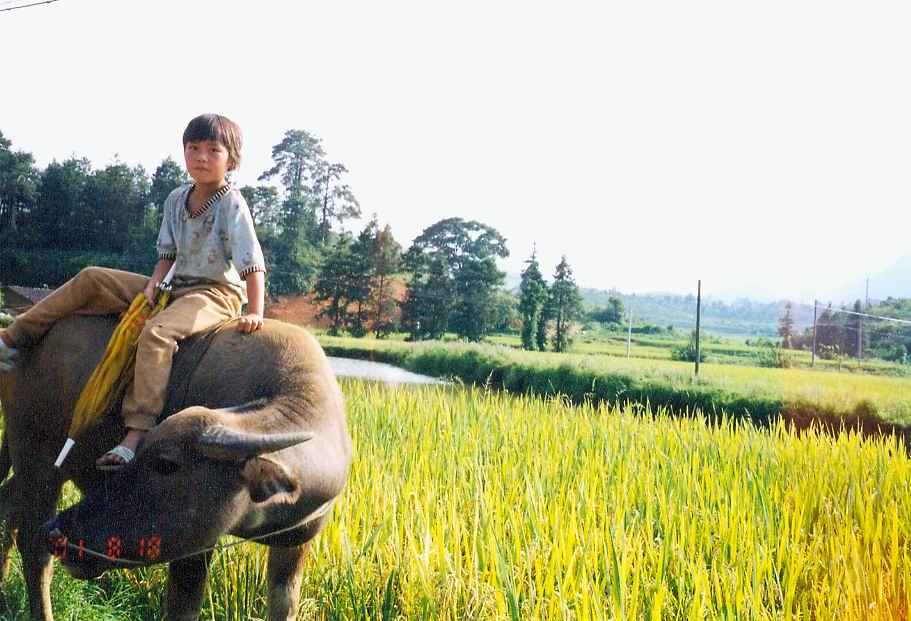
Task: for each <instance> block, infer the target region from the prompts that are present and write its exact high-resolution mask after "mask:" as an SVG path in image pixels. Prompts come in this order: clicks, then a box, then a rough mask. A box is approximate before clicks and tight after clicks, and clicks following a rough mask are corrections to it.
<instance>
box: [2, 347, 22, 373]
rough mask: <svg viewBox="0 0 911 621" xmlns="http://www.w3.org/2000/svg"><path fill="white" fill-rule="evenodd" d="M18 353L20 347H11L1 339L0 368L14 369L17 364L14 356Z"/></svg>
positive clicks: (5, 369)
mask: <svg viewBox="0 0 911 621" xmlns="http://www.w3.org/2000/svg"><path fill="white" fill-rule="evenodd" d="M18 353H19V350H18V349H16V348H15V347H10V346H9V345H7V344H6V343H4V342H3V340H2V339H0V368H2V369H3V370H4V371H12V370H13V367H14V366H15V361H14V358H15V357H16V354H18Z"/></svg>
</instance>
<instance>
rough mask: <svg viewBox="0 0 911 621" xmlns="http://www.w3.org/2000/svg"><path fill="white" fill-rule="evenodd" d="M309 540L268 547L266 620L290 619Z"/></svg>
mask: <svg viewBox="0 0 911 621" xmlns="http://www.w3.org/2000/svg"><path fill="white" fill-rule="evenodd" d="M309 551H310V544H309V543H305V544H303V545H300V546H295V547H293V548H280V547H278V546H270V547H269V567H268V570H267V576H268V584H269V595H268V597H269V617H268V618H269V621H294V620H295V619H297V608H298V606H299V605H300V597H301V580H302V579H303V577H304V562H305V561H306V560H307V553H308V552H309Z"/></svg>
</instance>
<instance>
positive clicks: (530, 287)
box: [519, 248, 550, 350]
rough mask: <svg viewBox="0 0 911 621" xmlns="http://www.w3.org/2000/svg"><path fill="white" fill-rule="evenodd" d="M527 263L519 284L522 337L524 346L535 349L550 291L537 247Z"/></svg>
mask: <svg viewBox="0 0 911 621" xmlns="http://www.w3.org/2000/svg"><path fill="white" fill-rule="evenodd" d="M525 263H526V268H525V270H524V271H523V272H522V281H521V284H520V285H519V315H520V317H521V320H522V332H521V337H522V347H523V348H524V349H531V350H533V349H535V347H536V346H537V345H538V343H537V342H536V339H535V336H536V334H537V332H538V329H539V328H538V326H539V325H540V324H542V323H544V312H545V311H544V309H545V306H546V305H547V301H548V298H549V297H550V293H549V292H548V289H547V283H546V282H545V281H544V277H543V276H542V275H541V269H540V267H539V266H538V259H537V249H536V248H535V249H533V250H532V252H531V258H530V259H528V260H527V261H525ZM542 345H543V343H542ZM542 349H543V347H542Z"/></svg>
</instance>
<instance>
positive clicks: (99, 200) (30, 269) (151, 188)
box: [0, 129, 622, 351]
mask: <svg viewBox="0 0 911 621" xmlns="http://www.w3.org/2000/svg"><path fill="white" fill-rule="evenodd" d="M272 162H273V165H272V166H271V167H270V168H269V169H268V170H265V171H263V172H262V174H261V175H259V178H258V181H259V182H261V183H260V184H258V185H245V186H243V187H241V188H240V191H241V192H242V193H243V195H244V197H245V199H246V201H247V203H248V205H249V206H250V211H251V214H252V216H253V221H254V224H255V226H256V230H257V234H258V236H259V238H260V242H261V244H262V247H263V252H264V254H265V255H266V261H267V265H268V266H269V278H268V279H267V283H268V284H267V286H268V294H269V295H270V296H271V297H279V296H284V295H293V294H304V293H310V294H312V297H313V299H314V300H315V301H316V302H317V303H318V304H319V306H320V312H321V314H322V315H323V316H325V317H327V318H328V319H329V322H330V325H331V331H332V332H333V333H340V332H342V331H346V332H348V333H350V334H352V335H355V336H362V335H364V334H366V333H367V332H368V331H372V332H374V333H375V334H376V335H377V336H379V337H383V336H386V335H388V334H389V333H390V332H393V331H397V330H402V331H405V332H407V333H408V335H409V338H411V339H413V340H421V339H439V338H442V337H443V336H444V335H445V334H447V333H451V334H454V335H456V336H457V337H458V338H463V339H467V340H470V341H478V340H481V339H482V338H484V337H485V336H486V335H489V334H491V333H495V332H515V331H521V333H522V342H523V346H525V347H528V348H535V349H544V348H545V347H546V346H547V342H548V339H550V341H551V344H552V346H553V348H554V349H555V350H557V351H562V350H564V349H565V348H566V347H567V346H568V344H569V342H570V333H571V330H570V327H571V325H572V324H573V322H575V321H576V320H578V319H579V318H580V317H581V310H582V305H581V296H580V295H579V290H578V287H577V286H576V284H575V281H574V280H573V277H572V269H571V268H570V266H569V263H568V262H567V260H566V257H563V260H562V261H561V262H560V264H559V265H558V266H557V268H556V272H555V275H554V279H553V283H552V284H550V285H548V284H547V282H546V281H545V280H544V278H543V276H541V274H540V270H539V267H538V264H537V260H536V257H535V253H534V252H533V253H532V257H531V259H530V260H529V261H528V262H527V264H528V267H527V268H526V270H525V272H524V273H523V276H522V286H521V287H520V295H519V297H518V298H517V297H516V296H515V295H513V294H511V293H508V292H506V291H505V290H504V289H503V283H504V274H503V273H502V272H501V271H499V270H498V269H497V265H496V261H497V260H498V259H502V258H505V257H507V256H508V255H509V250H508V249H507V247H506V239H505V238H504V237H503V236H502V235H501V234H500V233H499V232H498V231H497V230H496V229H494V228H493V227H491V226H489V225H486V224H484V223H482V222H477V221H466V220H463V219H461V218H446V219H443V220H441V221H439V222H436V223H435V224H432V225H431V226H429V227H427V228H426V229H424V231H423V232H422V233H421V234H420V235H419V236H418V237H417V238H415V239H414V241H413V243H412V244H411V246H410V247H409V248H408V249H407V250H405V251H403V249H402V246H401V245H400V244H399V243H398V242H397V241H396V240H395V238H394V236H393V234H392V231H391V229H390V227H389V226H388V225H385V226H381V225H380V223H379V222H378V220H377V217H376V215H375V214H374V216H373V218H372V219H371V220H370V221H369V222H368V223H367V225H366V226H365V227H364V228H363V230H361V231H360V232H359V233H357V234H353V233H350V232H348V231H346V230H345V223H346V222H349V221H352V220H355V219H358V218H360V216H361V206H360V203H359V201H358V200H357V198H356V197H355V195H354V193H353V191H352V189H351V188H350V186H349V185H348V184H347V183H346V174H347V173H348V169H347V168H346V166H345V165H344V164H342V163H338V162H332V161H330V160H329V159H328V158H327V156H326V153H325V150H324V149H323V145H322V141H321V140H320V139H319V138H318V137H316V136H314V135H313V134H310V133H309V132H307V131H304V130H297V129H294V130H288V131H286V132H285V134H284V136H283V138H282V140H281V141H280V142H279V143H278V144H276V145H275V146H274V147H273V148H272ZM187 182H189V177H188V176H187V174H186V172H185V171H184V169H183V166H181V165H180V164H178V163H177V162H175V161H174V160H173V159H171V158H165V159H163V160H162V162H161V163H160V164H159V165H158V167H156V169H155V170H154V171H153V172H152V173H151V174H149V173H148V171H147V170H146V169H145V168H143V167H142V166H130V165H128V164H126V163H124V162H122V161H120V160H119V159H118V158H116V157H115V159H114V162H113V163H111V164H108V165H107V166H105V167H103V168H100V169H93V168H92V165H91V163H90V162H89V160H88V159H86V158H84V157H79V156H77V155H72V156H70V157H69V158H67V159H66V160H64V161H62V162H58V161H56V160H54V161H53V162H51V163H50V164H48V165H47V167H45V168H44V169H43V170H41V169H39V168H38V167H37V166H36V165H35V160H34V157H33V155H32V154H31V153H28V152H26V151H22V150H16V149H13V146H12V143H11V141H10V140H9V139H7V138H5V137H4V136H3V134H2V132H0V242H2V243H0V247H2V250H0V280H2V281H3V282H6V283H15V284H20V285H26V286H42V285H45V284H46V285H51V286H57V285H60V284H62V283H63V282H64V281H65V280H66V279H68V278H70V277H72V275H73V274H75V273H76V272H77V271H78V270H79V269H82V268H83V267H85V266H87V265H106V266H109V267H116V268H120V269H127V270H131V271H136V272H145V271H148V270H149V269H150V268H151V266H152V265H153V264H154V262H155V258H156V257H155V241H156V237H157V233H158V227H159V224H160V222H161V215H162V213H161V209H162V205H163V203H164V201H165V199H166V198H167V196H168V194H169V193H170V192H171V191H172V190H173V189H174V188H175V187H177V186H179V185H181V184H184V183H187ZM615 311H616V308H613V309H612V308H610V307H609V308H607V309H604V312H607V313H611V312H614V313H615ZM615 314H616V313H615ZM621 314H622V310H621ZM602 318H603V317H602ZM530 334H534V336H533V338H531V339H529V337H528V335H530Z"/></svg>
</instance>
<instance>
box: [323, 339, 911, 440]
mask: <svg viewBox="0 0 911 621" xmlns="http://www.w3.org/2000/svg"><path fill="white" fill-rule="evenodd" d="M318 338H319V340H320V342H321V343H322V345H323V347H324V348H325V349H326V351H327V353H329V354H330V355H336V356H343V357H350V358H363V359H370V360H376V361H379V362H388V363H391V364H396V365H398V366H401V367H404V368H406V369H408V370H410V371H415V372H418V373H424V374H427V375H433V376H437V377H452V378H458V379H459V380H461V381H463V382H465V383H471V384H478V385H489V386H492V387H495V388H500V389H505V390H508V391H510V392H513V393H530V394H536V395H544V396H548V395H554V394H562V395H566V396H568V397H569V398H570V399H572V400H573V401H574V402H576V403H582V402H584V401H586V400H593V401H595V402H606V403H619V404H623V403H625V402H627V401H629V402H632V403H638V404H646V403H650V404H652V405H655V406H663V407H667V408H670V409H672V410H674V411H676V412H688V411H693V410H696V409H699V410H702V411H703V412H706V413H707V414H708V415H720V414H721V413H722V412H726V413H728V414H729V415H730V416H733V417H736V418H749V419H750V420H752V421H753V422H755V423H758V424H769V423H770V422H773V421H774V420H775V419H776V418H777V417H778V416H779V414H781V415H782V416H784V417H785V418H786V419H788V420H790V421H793V422H794V423H796V424H798V425H799V426H801V427H803V426H806V424H807V423H808V421H810V420H820V421H823V422H826V423H829V424H832V425H835V426H840V425H841V424H842V423H844V424H846V425H849V426H852V425H862V426H863V427H864V429H866V430H867V431H873V430H875V429H876V427H877V426H878V425H880V424H882V425H884V427H885V428H886V429H887V430H890V429H891V425H898V426H901V427H904V426H906V425H909V424H911V390H909V388H911V382H909V380H908V379H907V378H903V377H893V376H884V375H866V374H858V373H849V372H835V371H832V370H822V369H819V370H810V369H766V368H759V367H748V366H739V365H722V364H703V365H701V368H700V375H699V377H698V378H697V377H695V376H694V374H693V365H692V364H691V363H684V362H673V361H670V360H664V361H657V360H648V359H639V358H630V359H626V358H618V357H611V356H590V355H585V354H555V353H539V352H525V351H521V350H516V349H512V348H509V347H502V346H499V347H498V346H493V345H470V344H463V343H448V342H447V343H433V342H431V343H407V342H403V341H381V340H373V339H353V338H343V337H330V336H326V335H319V336H318Z"/></svg>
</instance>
